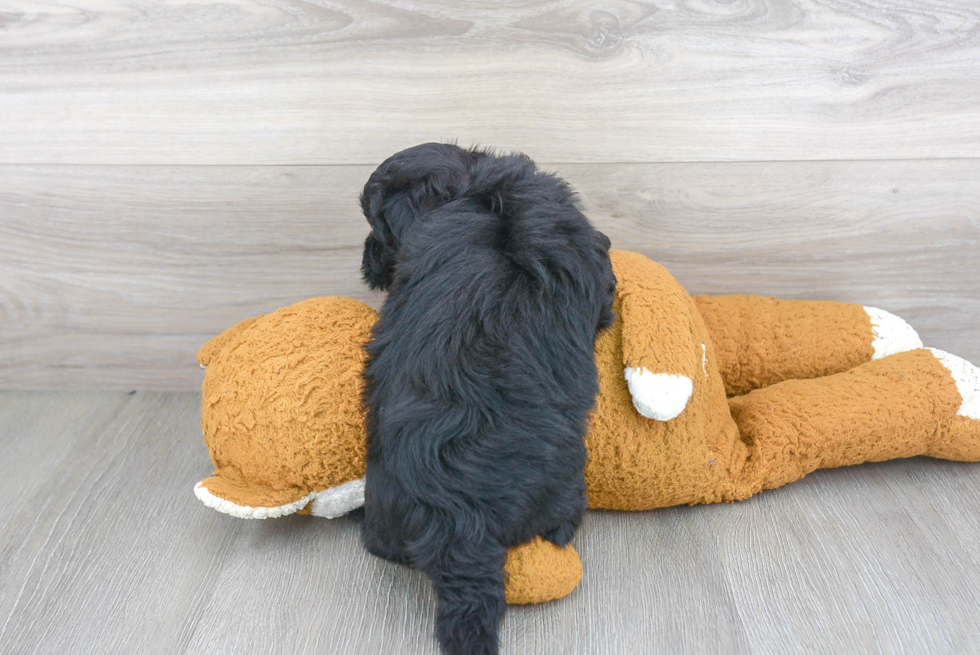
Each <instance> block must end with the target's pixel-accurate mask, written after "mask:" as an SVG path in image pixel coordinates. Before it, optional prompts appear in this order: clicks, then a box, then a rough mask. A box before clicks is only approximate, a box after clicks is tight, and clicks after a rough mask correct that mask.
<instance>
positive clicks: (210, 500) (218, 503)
mask: <svg viewBox="0 0 980 655" xmlns="http://www.w3.org/2000/svg"><path fill="white" fill-rule="evenodd" d="M194 495H195V496H197V498H198V500H200V501H201V502H202V503H204V504H205V505H207V506H208V507H210V508H211V509H216V510H218V511H219V512H221V513H222V514H230V515H232V516H234V517H235V518H239V519H277V518H279V517H280V516H286V515H288V514H294V513H295V512H297V511H299V510H301V509H303V508H304V507H306V504H307V503H308V502H310V501H311V500H313V499H314V498H315V497H316V494H315V493H311V494H309V495H307V496H305V497H304V498H300V499H299V500H296V501H293V502H291V503H287V504H285V505H278V506H276V507H252V506H251V505H237V504H235V503H233V502H231V501H230V500H225V499H224V498H218V497H217V496H215V495H214V494H212V493H211V492H210V491H208V488H207V487H205V486H204V483H203V482H198V483H197V484H196V485H194Z"/></svg>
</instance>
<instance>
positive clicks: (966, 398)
mask: <svg viewBox="0 0 980 655" xmlns="http://www.w3.org/2000/svg"><path fill="white" fill-rule="evenodd" d="M929 351H930V352H931V353H932V354H933V355H935V356H936V359H938V360H939V361H940V362H942V365H943V366H945V367H946V369H947V370H948V371H949V374H950V375H951V376H952V378H953V381H954V382H956V390H957V391H958V392H959V394H960V398H962V399H963V400H962V402H961V403H960V408H959V410H958V411H957V412H956V415H957V416H965V417H966V418H972V419H978V420H980V368H977V367H976V366H974V365H973V364H971V363H970V362H968V361H966V360H965V359H963V358H962V357H957V356H956V355H951V354H950V353H948V352H945V351H942V350H938V349H936V348H930V349H929Z"/></svg>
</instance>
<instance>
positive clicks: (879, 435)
mask: <svg viewBox="0 0 980 655" xmlns="http://www.w3.org/2000/svg"><path fill="white" fill-rule="evenodd" d="M612 261H613V267H614V269H615V272H616V276H617V278H618V280H619V283H618V287H617V290H616V305H615V311H616V315H617V319H616V323H615V324H614V325H613V327H612V328H610V329H609V330H607V331H606V332H604V333H603V334H602V335H600V337H599V339H598V341H597V343H596V348H595V354H596V363H597V365H598V368H599V385H600V393H599V396H598V398H597V399H596V406H595V409H594V411H593V413H592V417H591V423H590V427H589V432H588V435H587V437H586V441H587V445H588V451H589V463H588V465H587V468H586V480H587V485H588V498H589V506H590V507H593V508H603V509H619V510H646V509H653V508H657V507H667V506H670V505H679V504H684V503H688V504H695V503H714V502H719V501H734V500H741V499H745V498H748V497H749V496H751V495H753V494H755V493H758V492H759V491H762V490H763V489H772V488H775V487H779V486H781V485H784V484H786V483H788V482H792V481H794V480H797V479H799V478H801V477H803V476H804V475H806V474H807V473H810V472H811V471H814V470H816V469H819V468H830V467H836V466H846V465H849V464H858V463H861V462H868V461H881V460H887V459H893V458H898V457H912V456H915V455H929V456H932V457H940V458H944V459H954V460H963V461H977V460H980V369H977V367H975V366H973V365H972V364H970V363H969V362H966V361H964V360H962V359H960V358H958V357H955V356H953V355H949V354H946V353H943V352H941V351H937V350H927V349H922V348H921V345H922V344H921V342H920V341H919V338H918V336H917V335H916V333H915V331H914V330H912V328H911V327H909V326H908V325H907V324H906V323H905V322H904V321H902V320H901V319H900V318H898V317H896V316H894V315H891V314H889V313H887V312H884V311H881V310H878V309H874V308H865V307H861V306H860V305H849V304H842V303H833V302H808V301H785V300H775V299H772V298H763V297H756V296H715V297H711V296H697V297H694V298H692V297H691V296H689V295H688V294H687V292H685V291H684V289H683V288H682V287H681V286H680V284H678V283H677V281H676V280H674V278H673V277H671V276H670V274H669V273H667V271H666V270H665V269H664V268H663V267H661V266H659V265H658V264H656V263H654V262H652V261H650V260H649V259H647V258H645V257H643V256H641V255H638V254H634V253H628V252H613V253H612ZM376 319H377V314H376V312H375V311H374V310H373V309H371V308H370V307H368V306H366V305H364V304H363V303H361V302H358V301H356V300H351V299H348V298H314V299H312V300H307V301H304V302H301V303H297V304H295V305H292V306H290V307H284V308H282V309H280V310H278V311H276V312H273V313H271V314H267V315H265V316H260V317H258V318H254V319H249V320H247V321H243V322H242V323H239V324H238V325H236V326H234V327H232V328H231V329H229V330H228V331H226V332H224V333H223V334H221V335H219V336H218V337H215V338H214V339H212V340H211V341H210V342H208V343H207V344H206V345H205V346H204V347H203V348H202V349H201V351H200V352H199V353H198V360H199V361H200V363H201V364H202V365H204V366H206V367H207V372H206V374H205V380H204V389H203V407H202V425H203V429H204V438H205V442H206V444H207V446H208V449H209V450H210V452H211V460H212V462H213V463H214V467H215V472H214V475H212V476H211V477H209V478H206V479H205V480H202V481H201V482H200V483H198V485H197V487H196V488H195V492H196V494H197V496H198V498H200V499H201V500H202V501H203V502H204V503H205V504H206V505H208V506H209V507H213V508H214V509H217V510H219V511H222V512H225V513H227V514H231V515H233V516H238V517H242V518H270V517H276V516H283V515H285V514H291V513H294V512H299V513H309V514H314V515H317V516H325V517H330V518H333V517H337V516H341V515H343V514H346V513H347V512H349V511H350V510H352V509H354V508H356V507H358V506H360V505H361V504H362V503H363V487H364V483H363V476H364V469H365V462H364V454H365V439H366V433H365V428H364V413H363V410H362V408H361V402H360V394H361V371H362V368H363V365H364V358H365V354H364V351H363V348H362V346H363V344H364V343H365V340H366V339H367V338H368V335H369V332H370V329H371V326H372V325H373V324H374V322H375V320H376ZM507 572H508V581H507V599H508V601H509V602H511V603H532V602H542V601H545V600H550V599H554V598H558V597H561V596H564V595H566V594H568V593H569V592H571V590H572V589H574V588H575V586H576V585H577V584H578V582H579V579H580V577H581V572H582V571H581V564H580V562H579V559H578V555H577V553H576V552H575V550H574V549H573V548H571V547H567V548H565V549H559V548H557V547H555V546H553V545H552V544H550V543H548V542H546V541H544V540H542V539H540V538H539V539H537V540H535V541H533V542H531V543H529V544H525V545H523V546H520V547H518V548H514V549H512V550H511V553H510V556H509V557H508V561H507Z"/></svg>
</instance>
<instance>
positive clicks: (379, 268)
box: [361, 233, 395, 291]
mask: <svg viewBox="0 0 980 655" xmlns="http://www.w3.org/2000/svg"><path fill="white" fill-rule="evenodd" d="M361 274H362V275H363V276H364V281H365V282H367V283H368V286H370V287H371V288H372V289H374V290H376V291H387V290H388V288H389V287H390V286H391V283H392V281H393V279H394V275H395V251H394V250H392V249H391V248H389V247H388V246H386V245H385V244H384V242H382V241H380V240H379V239H378V238H377V237H375V236H374V234H373V233H372V234H369V235H368V237H367V239H365V240H364V257H363V259H362V260H361Z"/></svg>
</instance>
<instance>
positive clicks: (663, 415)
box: [625, 366, 694, 421]
mask: <svg viewBox="0 0 980 655" xmlns="http://www.w3.org/2000/svg"><path fill="white" fill-rule="evenodd" d="M625 374H626V384H627V385H628V386H629V389H630V395H631V396H632V397H633V406H634V407H636V411H638V412H639V413H640V414H641V415H642V416H645V417H647V418H652V419H655V420H657V421H669V420H671V419H673V418H677V417H678V416H680V414H681V412H683V411H684V408H685V407H687V401H688V400H690V399H691V394H692V393H694V383H693V382H691V378H689V377H687V376H684V375H670V374H669V373H653V372H651V371H648V370H647V369H645V368H643V367H640V368H631V367H629V366H627V367H626V370H625Z"/></svg>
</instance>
